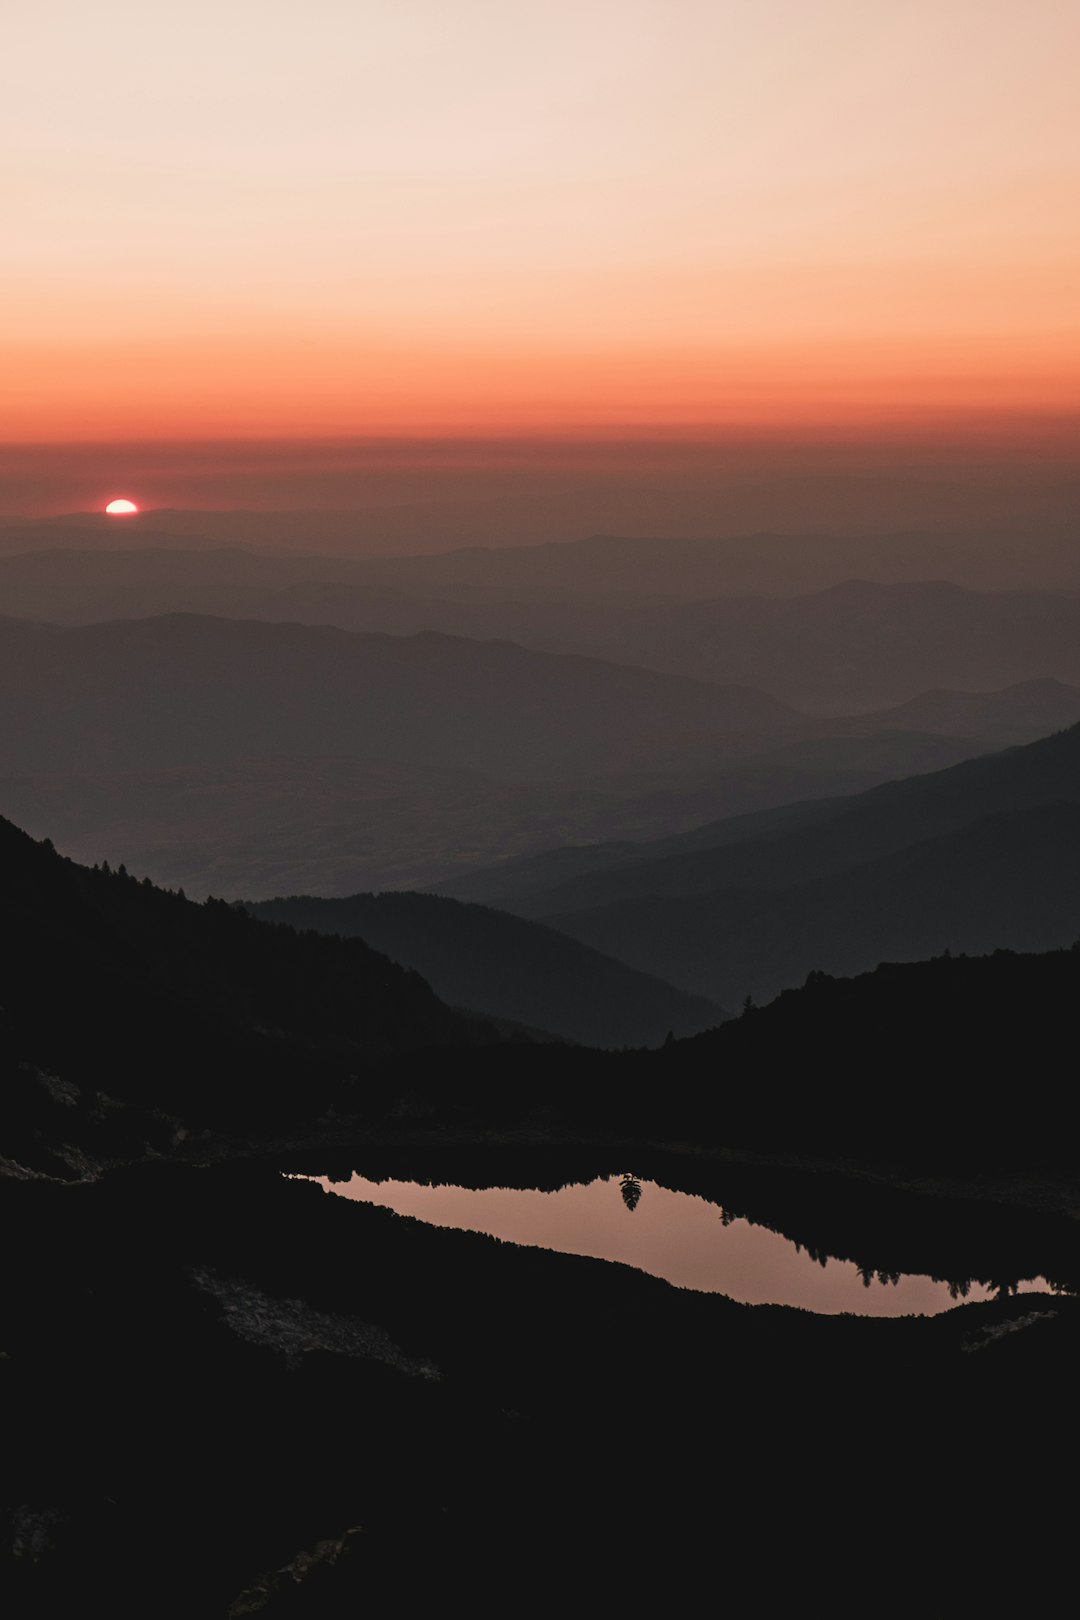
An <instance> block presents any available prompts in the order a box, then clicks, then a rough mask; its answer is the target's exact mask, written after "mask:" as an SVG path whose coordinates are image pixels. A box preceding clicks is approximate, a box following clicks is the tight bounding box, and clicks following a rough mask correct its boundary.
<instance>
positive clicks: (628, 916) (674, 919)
mask: <svg viewBox="0 0 1080 1620" xmlns="http://www.w3.org/2000/svg"><path fill="white" fill-rule="evenodd" d="M1078 835H1080V727H1073V728H1072V729H1070V730H1069V731H1065V732H1061V733H1058V734H1056V735H1055V736H1052V737H1049V738H1046V739H1044V740H1042V741H1040V742H1038V743H1032V744H1029V745H1027V746H1026V747H1023V748H1014V749H1009V750H1006V751H1005V752H1004V753H1000V754H994V755H988V756H985V757H983V758H980V759H976V760H970V761H967V762H965V763H964V764H962V765H958V766H955V767H953V768H952V769H950V770H947V771H942V772H937V773H934V774H931V775H928V776H922V777H913V778H910V779H908V780H906V781H903V782H894V783H888V784H885V785H884V786H882V787H880V788H876V789H874V790H872V791H871V792H869V793H865V794H861V795H857V796H855V797H853V798H852V799H850V800H848V801H833V802H832V803H823V804H809V805H804V806H792V807H789V808H788V809H787V810H785V811H783V812H780V813H777V814H775V815H771V816H766V817H764V818H761V819H760V820H759V819H758V818H755V817H746V818H742V819H741V820H739V821H737V822H734V823H721V824H719V825H718V826H717V827H715V828H711V829H710V828H702V829H699V830H698V831H697V832H696V833H695V834H694V835H692V837H691V838H688V839H686V840H683V841H682V847H681V848H678V847H676V848H675V849H672V848H671V845H673V844H675V845H677V844H678V843H679V841H678V840H671V841H669V842H668V845H667V847H664V846H661V850H660V852H658V853H655V854H653V856H652V858H649V857H648V856H647V855H646V854H645V852H644V851H643V850H642V849H639V850H638V851H637V853H636V856H635V855H633V854H632V853H631V852H630V851H629V850H627V849H626V847H625V846H624V847H622V848H618V847H617V848H615V849H611V848H609V849H607V850H602V851H600V852H598V855H597V858H596V860H595V862H594V864H593V865H592V867H591V869H590V868H589V867H588V865H587V862H586V853H587V852H585V851H578V852H572V853H571V855H569V856H568V857H567V858H566V860H565V862H564V865H563V868H562V870H561V871H560V869H559V861H558V858H557V857H550V858H549V859H548V861H547V863H546V870H547V872H548V873H549V874H550V875H551V876H553V877H554V878H555V881H554V882H553V883H550V884H548V885H547V886H546V887H544V886H542V885H541V884H540V883H538V877H539V876H540V870H539V869H538V868H542V867H543V866H544V863H532V864H531V865H530V864H528V863H523V864H521V865H519V867H518V869H517V871H516V873H515V872H508V873H507V874H506V875H505V879H504V887H505V889H507V890H509V891H510V892H509V893H504V895H503V896H502V899H501V903H502V904H503V905H504V906H506V907H507V908H510V909H513V910H516V911H518V912H519V913H522V914H525V915H529V916H533V917H542V918H544V919H545V920H547V921H549V922H551V923H552V925H553V926H555V927H557V928H558V929H560V931H563V932H566V933H569V934H571V935H572V936H573V937H574V938H576V939H580V940H582V941H583V942H585V943H588V944H590V945H593V946H595V947H596V948H597V949H599V950H607V951H610V952H613V953H614V954H618V955H619V956H620V957H621V959H622V960H624V961H626V962H629V963H630V964H632V965H633V966H635V967H638V968H640V969H642V970H644V971H648V972H652V973H656V974H658V975H660V976H661V977H664V978H667V979H669V980H670V981H671V982H672V983H675V984H679V985H681V986H683V987H684V988H686V989H688V990H692V991H694V992H696V993H698V994H709V995H713V996H715V997H716V999H718V1000H720V1001H721V1002H724V1001H727V1003H728V1004H729V1005H730V1004H731V1003H732V1002H733V1001H735V1000H741V999H742V998H743V997H745V996H746V995H748V994H750V995H753V996H755V997H761V996H766V997H767V996H771V995H774V994H775V993H776V992H777V991H779V990H780V989H782V988H784V987H785V986H788V985H792V984H796V983H799V982H801V980H802V978H803V977H804V976H805V974H806V973H807V972H809V971H810V970H811V969H814V968H824V969H826V970H828V971H834V972H841V973H852V972H858V971H860V970H863V969H866V968H870V967H873V966H874V965H875V964H876V963H877V962H879V961H881V960H883V959H890V958H900V959H905V960H909V959H915V958H919V957H923V956H928V955H931V954H934V953H936V952H940V951H941V950H943V949H946V948H950V949H954V950H957V949H959V950H965V951H986V950H992V949H994V948H996V947H999V946H1009V947H1016V948H1023V949H1029V950H1031V949H1038V950H1044V949H1049V948H1052V947H1055V946H1061V945H1064V944H1068V943H1071V941H1072V940H1073V939H1074V938H1076V937H1078V936H1080V865H1078V860H1080V857H1078V854H1077V851H1078V850H1080V837H1078ZM707 840H708V842H707ZM497 881H498V873H497V872H495V873H489V874H487V875H486V882H487V885H488V886H489V887H491V886H494V885H495V884H497ZM515 884H516V885H517V890H516V892H515ZM469 886H470V885H468V884H467V883H466V884H463V885H460V887H466V888H467V887H469ZM478 886H480V882H479V880H477V881H475V882H474V883H473V885H472V887H473V888H476V887H478Z"/></svg>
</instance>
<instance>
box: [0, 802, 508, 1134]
mask: <svg viewBox="0 0 1080 1620" xmlns="http://www.w3.org/2000/svg"><path fill="white" fill-rule="evenodd" d="M0 903H2V916H3V951H4V976H3V1001H2V1005H3V1022H2V1025H0V1051H2V1053H3V1064H2V1067H3V1070H4V1083H3V1088H2V1101H0V1107H2V1108H3V1113H4V1130H5V1138H4V1140H5V1144H6V1145H5V1147H4V1150H3V1151H4V1153H5V1154H6V1155H8V1156H10V1157H14V1158H16V1159H18V1158H19V1157H20V1152H21V1149H22V1148H23V1147H25V1146H26V1138H25V1131H24V1128H23V1127H28V1126H31V1125H34V1122H35V1121H37V1122H38V1123H40V1121H41V1119H42V1118H44V1117H45V1116H47V1115H58V1117H59V1121H60V1126H63V1127H65V1128H66V1127H67V1126H70V1127H71V1128H72V1131H73V1134H74V1136H75V1138H76V1139H82V1140H89V1139H90V1138H93V1137H95V1136H96V1135H102V1136H103V1137H104V1138H105V1139H106V1140H111V1139H112V1138H113V1137H114V1136H115V1134H116V1133H115V1130H114V1129H113V1128H112V1127H113V1126H116V1125H117V1121H118V1120H119V1121H120V1122H121V1123H122V1120H123V1111H122V1110H121V1113H120V1115H119V1116H115V1115H114V1110H115V1108H116V1105H117V1104H122V1105H133V1106H134V1107H135V1108H136V1109H138V1110H141V1111H142V1113H143V1115H145V1117H146V1118H148V1119H152V1118H153V1117H154V1116H155V1115H156V1114H157V1111H158V1110H164V1111H166V1113H168V1114H170V1115H172V1116H174V1117H175V1119H178V1120H182V1121H183V1122H184V1123H185V1125H187V1126H202V1125H206V1124H207V1123H216V1124H218V1125H221V1124H228V1125H230V1126H232V1127H240V1128H242V1129H243V1130H244V1131H245V1133H250V1132H252V1131H255V1132H257V1131H260V1130H264V1129H266V1128H267V1127H268V1126H269V1125H270V1124H271V1123H272V1122H273V1121H275V1120H280V1119H282V1118H288V1119H289V1120H290V1121H291V1122H293V1123H295V1122H296V1121H298V1120H302V1119H304V1118H309V1117H310V1116H311V1115H313V1114H315V1113H318V1112H321V1111H322V1109H324V1108H325V1107H326V1105H327V1103H328V1101H330V1100H332V1099H333V1098H335V1097H337V1098H338V1099H339V1100H340V1098H341V1096H343V1095H344V1094H346V1093H347V1092H348V1091H349V1088H350V1087H351V1086H352V1085H353V1084H354V1082H356V1081H363V1079H364V1077H365V1075H371V1076H373V1075H374V1073H375V1071H376V1069H377V1066H378V1065H379V1064H380V1063H383V1062H385V1061H386V1060H388V1059H391V1058H395V1057H400V1056H402V1055H404V1054H409V1053H418V1052H421V1051H424V1050H427V1049H431V1048H434V1047H451V1048H455V1047H456V1048H462V1047H465V1046H472V1045H475V1044H476V1043H477V1042H482V1041H484V1040H491V1039H494V1038H495V1033H494V1030H493V1029H492V1028H491V1027H490V1026H488V1025H486V1024H485V1023H484V1022H483V1021H482V1020H477V1019H470V1018H468V1017H466V1016H463V1015H459V1014H457V1013H455V1012H453V1011H451V1010H450V1009H449V1008H448V1007H446V1006H444V1005H443V1003H442V1002H440V1001H439V1000H438V998H437V997H436V996H435V994H434V993H433V991H432V990H431V989H430V987H429V986H428V985H427V984H425V983H424V981H423V980H422V979H421V978H420V977H419V976H418V975H417V974H414V973H409V972H406V971H405V970H404V969H403V968H400V967H398V966H396V965H395V964H394V963H392V962H389V961H388V960H387V959H386V958H385V957H384V956H380V955H379V954H378V953H377V952H376V951H373V950H370V949H369V948H368V947H367V946H366V945H365V944H363V943H362V942H361V941H360V940H340V939H328V938H325V937H321V936H318V935H314V934H308V935H299V934H296V933H294V932H293V931H292V930H291V929H288V928H279V927H271V926H269V925H267V924H265V923H260V922H256V921H255V920H254V919H253V918H251V917H248V916H247V915H246V914H244V913H243V912H242V911H238V910H236V909H235V908H233V907H230V906H226V905H225V904H223V903H221V902H208V903H207V904H205V905H195V904H194V903H192V902H191V901H188V900H185V899H184V898H183V897H182V896H181V895H178V894H172V893H168V892H165V891H162V890H160V889H155V888H153V887H151V886H150V885H149V884H147V883H140V882H139V881H137V880H136V879H135V878H133V877H130V876H128V875H127V874H125V873H122V872H121V873H112V872H104V871H93V870H88V869H87V868H85V867H80V866H77V865H75V864H74V863H73V862H71V861H68V860H64V859H63V858H62V857H61V856H59V855H57V854H56V853H55V852H54V851H53V850H52V848H51V847H49V846H48V845H46V844H37V843H35V842H34V841H33V840H32V839H30V838H28V837H27V836H26V835H25V834H24V833H22V832H20V831H19V829H18V828H16V827H14V826H12V825H11V823H10V822H7V821H0ZM103 1099H104V1100H103ZM109 1099H111V1101H110V1100H109ZM140 1117H142V1116H140ZM20 1122H21V1123H20ZM34 1128H35V1129H36V1125H35V1126H34ZM53 1128H54V1129H56V1128H57V1126H56V1119H55V1118H54V1119H53ZM117 1128H119V1127H117ZM125 1128H126V1127H125ZM131 1128H132V1129H137V1130H142V1131H152V1132H154V1133H156V1134H157V1135H160V1128H159V1127H152V1126H150V1125H147V1124H146V1123H145V1122H144V1123H142V1124H141V1125H138V1126H133V1127H131ZM32 1135H33V1131H31V1136H32Z"/></svg>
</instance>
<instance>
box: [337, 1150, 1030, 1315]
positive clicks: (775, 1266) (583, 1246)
mask: <svg viewBox="0 0 1080 1620" xmlns="http://www.w3.org/2000/svg"><path fill="white" fill-rule="evenodd" d="M318 1179H319V1180H320V1181H321V1184H322V1185H323V1186H324V1187H326V1188H328V1189H329V1190H330V1191H331V1192H334V1193H338V1194H340V1195H342V1196H343V1197H346V1198H355V1199H358V1200H360V1201H362V1202H365V1203H371V1204H381V1205H383V1206H384V1207H386V1208H388V1209H393V1210H397V1211H398V1213H399V1214H402V1215H414V1216H416V1217H417V1218H418V1219H420V1220H423V1221H428V1222H430V1223H431V1224H432V1225H435V1226H453V1227H458V1228H461V1229H463V1230H466V1231H473V1232H488V1233H490V1234H491V1235H492V1236H494V1237H499V1238H503V1239H505V1240H507V1241H508V1242H511V1243H526V1244H531V1245H535V1246H538V1247H540V1248H545V1249H556V1250H559V1251H561V1252H562V1253H565V1254H584V1255H592V1256H594V1257H595V1258H597V1259H601V1260H620V1261H623V1262H625V1263H626V1264H627V1265H631V1266H636V1267H638V1269H639V1270H641V1271H648V1272H651V1273H652V1274H653V1275H654V1276H657V1277H664V1278H666V1279H667V1280H668V1281H669V1282H673V1283H677V1284H679V1285H681V1286H682V1287H685V1288H698V1289H703V1290H706V1291H709V1292H715V1293H722V1294H729V1295H730V1296H731V1297H732V1298H733V1299H739V1300H744V1301H746V1302H747V1303H749V1304H754V1305H757V1304H779V1305H801V1306H803V1307H805V1308H806V1309H807V1310H812V1311H822V1312H827V1313H833V1312H837V1311H856V1312H858V1313H860V1314H862V1315H870V1316H899V1315H903V1314H905V1313H907V1312H912V1311H921V1312H925V1313H927V1314H932V1313H934V1312H936V1311H943V1310H948V1309H949V1307H950V1306H951V1305H953V1304H954V1303H956V1302H955V1301H954V1300H953V1299H952V1297H951V1296H950V1294H949V1289H948V1285H947V1284H946V1283H939V1282H934V1281H932V1280H931V1279H930V1278H929V1277H918V1276H907V1277H902V1278H901V1279H900V1281H899V1282H898V1283H896V1284H890V1283H880V1282H877V1281H873V1282H871V1283H870V1285H869V1287H867V1286H865V1285H864V1283H863V1280H862V1277H861V1276H860V1274H859V1271H858V1268H857V1267H856V1266H855V1265H854V1263H853V1262H851V1261H848V1260H829V1261H828V1262H827V1264H826V1265H824V1266H822V1265H821V1264H820V1263H819V1262H818V1261H816V1260H812V1259H811V1258H810V1257H809V1255H807V1254H806V1252H805V1251H802V1252H800V1251H799V1250H798V1249H797V1248H796V1246H795V1245H794V1243H791V1242H790V1241H789V1240H788V1239H787V1238H785V1237H781V1236H780V1235H779V1234H778V1233H776V1232H770V1231H768V1230H767V1229H766V1228H765V1227H761V1226H751V1225H750V1224H749V1223H748V1222H747V1221H744V1220H735V1221H732V1223H731V1224H730V1225H729V1226H725V1225H724V1224H723V1221H722V1219H721V1214H720V1210H719V1209H718V1208H717V1206H716V1205H715V1204H711V1203H708V1202H707V1201H706V1200H705V1199H704V1198H697V1197H695V1196H693V1195H691V1194H689V1193H681V1192H671V1191H669V1190H668V1189H667V1188H666V1187H658V1186H657V1185H656V1184H655V1183H653V1182H649V1181H646V1182H642V1183H641V1187H642V1193H641V1197H640V1199H639V1200H638V1202H637V1204H636V1207H635V1208H634V1209H632V1210H631V1209H630V1208H628V1207H627V1202H626V1201H625V1200H624V1196H623V1192H622V1189H621V1188H620V1184H619V1178H618V1177H615V1176H613V1177H612V1178H611V1179H610V1180H608V1181H593V1182H590V1183H589V1184H588V1185H587V1186H572V1187H564V1188H562V1189H561V1190H560V1191H558V1192H553V1193H548V1192H537V1191H534V1190H531V1189H518V1188H507V1187H487V1188H482V1189H479V1190H477V1189H473V1188H469V1187H426V1186H422V1185H419V1184H417V1183H413V1182H407V1181H383V1182H374V1181H365V1180H364V1179H363V1178H362V1177H361V1176H353V1178H352V1180H351V1181H349V1182H347V1183H346V1182H333V1183H332V1182H330V1181H328V1180H326V1179H325V1178H322V1177H320V1178H318ZM1037 1286H1045V1285H1040V1284H1037V1283H1035V1282H1030V1283H1026V1284H1022V1285H1021V1287H1022V1289H1024V1290H1025V1291H1026V1290H1027V1289H1029V1288H1035V1287H1037ZM989 1293H990V1291H989V1290H987V1289H984V1288H981V1287H979V1286H978V1285H975V1286H973V1287H972V1289H971V1291H970V1293H969V1294H968V1296H967V1297H968V1299H972V1300H975V1299H985V1298H987V1297H988V1296H989Z"/></svg>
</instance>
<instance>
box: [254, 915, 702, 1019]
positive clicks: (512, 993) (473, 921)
mask: <svg viewBox="0 0 1080 1620" xmlns="http://www.w3.org/2000/svg"><path fill="white" fill-rule="evenodd" d="M247 909H248V910H249V911H250V912H251V913H252V915H253V916H256V917H259V918H262V919H264V920H265V921H269V922H283V923H289V924H290V925H291V926H292V927H293V928H299V929H315V930H316V931H317V932H319V933H323V934H341V935H345V936H357V935H358V936H359V937H361V938H362V939H364V940H366V941H367V943H368V944H369V945H371V946H373V947H374V948H375V949H376V950H379V951H383V952H385V953H386V955H387V956H389V957H390V958H391V959H392V960H393V961H395V962H400V963H401V964H402V965H403V966H405V967H409V968H413V969H415V970H416V971H417V972H418V973H422V974H423V976H424V978H425V979H427V980H428V982H429V983H430V984H431V985H432V987H433V988H434V989H435V991H436V993H437V994H438V995H439V996H441V997H442V999H443V1000H444V1001H447V1002H450V1003H451V1004H452V1005H455V1006H461V1007H469V1008H472V1009H474V1010H475V1011H476V1012H481V1013H487V1014H489V1015H491V1016H492V1017H496V1018H505V1019H511V1020H513V1021H515V1022H517V1023H520V1024H525V1025H528V1026H530V1027H532V1028H536V1029H543V1030H549V1031H551V1032H552V1033H553V1034H557V1035H562V1036H565V1037H566V1038H568V1039H570V1040H575V1041H583V1042H585V1043H586V1044H587V1045H589V1046H607V1047H612V1046H658V1045H659V1044H660V1043H661V1042H662V1041H663V1040H664V1038H665V1037H666V1035H667V1034H668V1032H669V1031H670V1032H672V1033H674V1034H675V1035H676V1036H679V1035H690V1034H697V1033H698V1032H699V1031H700V1030H703V1029H709V1028H711V1027H712V1026H713V1025H714V1024H717V1023H719V1022H720V1020H721V1019H722V1018H723V1017H724V1014H723V1012H722V1011H721V1009H720V1008H719V1007H717V1006H716V1005H715V1003H713V1002H710V1001H706V1000H704V999H700V998H698V997H695V996H687V995H685V994H684V993H683V992H682V991H678V990H674V989H673V988H672V986H671V985H667V984H663V983H662V982H661V981H660V980H658V979H654V978H651V977H650V976H648V975H646V974H643V973H635V972H633V970H631V969H627V968H626V967H625V966H624V964H623V963H622V962H618V961H615V960H614V959H613V958H611V957H608V956H602V955H601V954H600V953H599V952H597V951H593V950H589V949H588V948H586V947H584V946H582V945H579V944H578V942H577V941H576V940H571V939H567V938H566V937H565V936H564V935H562V934H558V933H556V932H555V930H554V929H552V928H545V927H544V926H543V925H542V924H540V923H530V922H525V921H523V920H522V919H521V918H519V917H512V916H510V915H509V914H508V913H506V912H502V911H492V910H490V909H489V908H488V907H486V906H467V905H462V904H461V902H460V901H457V900H444V899H440V898H437V897H436V896H434V895H426V894H379V895H374V894H355V895H351V896H350V897H349V898H348V899H345V900H318V899H313V898H311V897H310V896H308V895H303V896H295V897H293V898H290V899H285V900H264V901H262V902H259V903H256V904H252V905H249V906H248V908H247Z"/></svg>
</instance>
